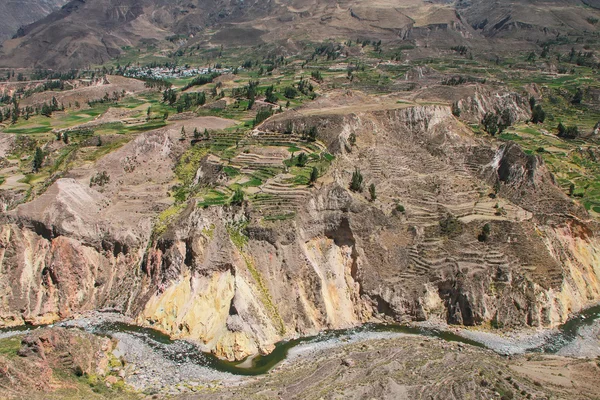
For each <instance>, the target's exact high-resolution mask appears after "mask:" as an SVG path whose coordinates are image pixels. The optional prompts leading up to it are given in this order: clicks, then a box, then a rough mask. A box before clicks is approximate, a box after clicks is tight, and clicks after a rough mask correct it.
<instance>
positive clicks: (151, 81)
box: [138, 77, 173, 90]
mask: <svg viewBox="0 0 600 400" xmlns="http://www.w3.org/2000/svg"><path fill="white" fill-rule="evenodd" d="M138 79H140V80H142V81H144V86H145V87H147V88H150V89H158V90H167V89H170V88H171V87H172V86H173V84H172V83H171V82H169V81H167V80H165V79H159V78H150V77H143V78H138Z"/></svg>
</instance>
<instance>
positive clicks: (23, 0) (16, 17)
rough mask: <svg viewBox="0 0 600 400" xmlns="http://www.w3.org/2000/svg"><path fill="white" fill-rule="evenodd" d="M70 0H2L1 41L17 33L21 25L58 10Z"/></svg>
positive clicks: (0, 13) (0, 11) (0, 18)
mask: <svg viewBox="0 0 600 400" xmlns="http://www.w3.org/2000/svg"><path fill="white" fill-rule="evenodd" d="M67 1H68V0H2V1H0V21H2V23H1V24H0V43H1V42H3V41H5V40H6V39H10V38H11V37H12V36H13V35H15V34H16V33H17V31H18V29H19V27H21V26H24V25H29V24H31V23H33V22H35V21H37V20H39V19H41V18H44V17H45V16H46V15H48V14H50V13H51V12H52V11H55V10H58V9H59V8H60V7H62V6H63V5H64V4H66V3H67Z"/></svg>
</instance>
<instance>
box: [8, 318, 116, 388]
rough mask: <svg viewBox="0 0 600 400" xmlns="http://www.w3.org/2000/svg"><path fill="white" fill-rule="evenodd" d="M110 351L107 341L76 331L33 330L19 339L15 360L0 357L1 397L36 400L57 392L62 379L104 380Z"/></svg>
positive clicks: (62, 329) (110, 345)
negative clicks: (89, 378)
mask: <svg viewBox="0 0 600 400" xmlns="http://www.w3.org/2000/svg"><path fill="white" fill-rule="evenodd" d="M13 340H15V339H13ZM17 340H18V339H17ZM112 349H113V343H112V342H111V340H110V339H108V338H103V337H99V336H96V335H92V334H89V333H86V332H83V331H80V330H77V329H64V328H51V329H49V328H46V329H41V330H36V331H35V332H33V333H30V334H28V335H26V336H24V337H23V339H22V340H21V346H20V348H19V350H18V351H17V354H15V356H13V357H11V356H10V355H9V354H6V355H5V354H2V355H0V371H2V373H1V374H0V388H2V391H3V397H4V396H6V397H5V398H11V399H12V398H14V399H19V398H38V395H39V394H42V393H45V394H46V395H47V394H48V393H49V392H51V391H54V390H56V389H59V388H60V387H61V384H63V383H66V382H61V380H62V378H64V377H68V378H69V379H73V378H77V377H81V376H83V375H86V376H88V377H90V376H93V377H97V376H100V377H102V376H105V375H106V374H107V373H108V372H109V370H110V366H109V360H110V357H111V352H112ZM113 378H114V377H113ZM68 385H69V386H70V387H72V386H73V383H72V382H70V384H68ZM39 398H41V397H39Z"/></svg>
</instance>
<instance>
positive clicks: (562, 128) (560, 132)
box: [557, 122, 567, 137]
mask: <svg viewBox="0 0 600 400" xmlns="http://www.w3.org/2000/svg"><path fill="white" fill-rule="evenodd" d="M557 129H558V136H559V137H562V136H563V135H564V134H565V133H566V132H567V128H566V127H565V126H564V125H563V123H562V122H559V123H558V128H557Z"/></svg>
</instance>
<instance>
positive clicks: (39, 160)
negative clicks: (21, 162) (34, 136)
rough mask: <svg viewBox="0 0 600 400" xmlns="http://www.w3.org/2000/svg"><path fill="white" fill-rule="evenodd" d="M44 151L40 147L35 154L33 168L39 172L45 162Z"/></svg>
mask: <svg viewBox="0 0 600 400" xmlns="http://www.w3.org/2000/svg"><path fill="white" fill-rule="evenodd" d="M44 158H45V155H44V152H43V151H42V149H40V148H39V147H36V148H35V154H34V155H33V170H34V171H35V172H38V171H39V170H40V168H42V164H43V163H44Z"/></svg>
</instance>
